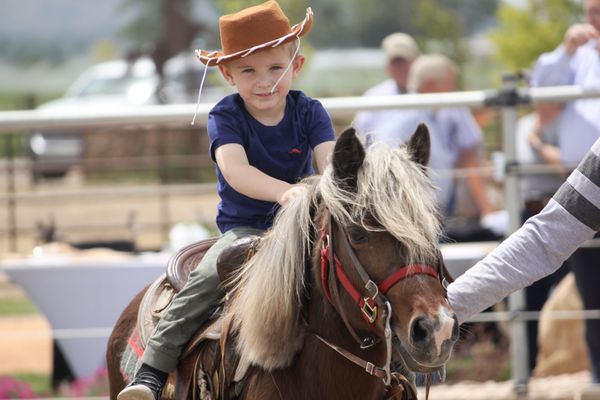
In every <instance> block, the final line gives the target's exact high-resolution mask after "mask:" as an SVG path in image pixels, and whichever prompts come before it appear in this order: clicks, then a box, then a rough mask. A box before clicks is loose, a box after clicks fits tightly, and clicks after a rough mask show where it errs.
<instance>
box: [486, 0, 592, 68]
mask: <svg viewBox="0 0 600 400" xmlns="http://www.w3.org/2000/svg"><path fill="white" fill-rule="evenodd" d="M580 3H581V2H580V1H578V0H528V2H527V5H526V6H525V7H523V8H518V7H514V6H510V5H508V4H504V5H502V6H501V7H500V8H499V10H498V14H497V15H498V21H499V24H500V25H499V27H498V28H497V29H495V30H494V31H492V32H490V39H491V40H492V42H493V43H494V45H495V47H496V48H495V54H494V56H495V58H496V59H497V60H498V61H499V62H500V63H501V64H502V65H503V66H505V67H506V68H509V69H511V70H513V71H518V70H521V69H524V68H530V67H531V66H532V64H533V62H534V61H535V60H536V59H537V57H538V56H539V55H540V54H542V53H544V52H547V51H550V50H552V49H554V48H555V47H556V46H557V45H558V44H559V43H560V42H561V41H562V39H563V36H564V33H565V31H566V29H567V28H568V27H569V26H570V25H571V24H572V23H573V22H575V21H577V20H580V18H581V15H582V7H581V4H580Z"/></svg>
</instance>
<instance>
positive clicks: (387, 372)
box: [383, 301, 392, 387]
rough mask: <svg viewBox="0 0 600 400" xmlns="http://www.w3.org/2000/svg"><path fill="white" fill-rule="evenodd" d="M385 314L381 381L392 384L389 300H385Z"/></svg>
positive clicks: (390, 308) (390, 307) (390, 310)
mask: <svg viewBox="0 0 600 400" xmlns="http://www.w3.org/2000/svg"><path fill="white" fill-rule="evenodd" d="M385 309H386V316H385V330H384V333H385V351H386V354H385V365H384V367H383V370H384V371H385V378H384V380H383V383H385V386H388V387H389V386H390V385H391V384H392V372H391V371H390V364H391V363H392V328H390V319H391V318H392V305H391V304H390V302H389V301H386V302H385Z"/></svg>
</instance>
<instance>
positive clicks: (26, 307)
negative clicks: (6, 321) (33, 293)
mask: <svg viewBox="0 0 600 400" xmlns="http://www.w3.org/2000/svg"><path fill="white" fill-rule="evenodd" d="M32 314H38V310H37V308H36V307H35V306H34V305H33V303H32V302H31V301H29V299H27V298H24V297H7V298H0V316H9V315H11V316H12V315H32Z"/></svg>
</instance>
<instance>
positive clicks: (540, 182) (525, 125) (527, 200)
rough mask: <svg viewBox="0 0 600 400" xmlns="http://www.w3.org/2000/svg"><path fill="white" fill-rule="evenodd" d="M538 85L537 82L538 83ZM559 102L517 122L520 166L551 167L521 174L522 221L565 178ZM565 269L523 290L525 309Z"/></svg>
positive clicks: (532, 325)
mask: <svg viewBox="0 0 600 400" xmlns="http://www.w3.org/2000/svg"><path fill="white" fill-rule="evenodd" d="M538 84H539V82H538ZM562 109H563V106H562V104H559V103H538V104H536V105H534V106H533V111H532V112H531V113H529V114H527V115H525V116H523V117H521V118H519V120H518V122H517V130H516V145H517V161H518V162H519V164H521V165H524V166H526V167H527V166H540V165H542V166H548V167H551V169H550V170H547V171H546V172H545V173H531V174H528V173H527V172H524V173H522V174H521V175H520V176H519V186H520V189H521V197H522V200H523V212H522V221H523V222H525V221H526V220H527V219H529V218H530V217H532V216H534V215H536V214H538V213H539V212H540V211H541V210H542V209H543V208H544V206H546V204H547V203H548V201H550V199H551V198H552V195H553V194H554V193H555V192H556V190H557V189H558V188H559V187H560V185H561V184H562V183H563V182H564V180H565V171H566V169H565V168H564V167H563V165H562V162H561V158H560V149H559V141H560V131H559V125H560V122H561V118H562ZM568 272H569V261H568V260H567V261H565V263H564V264H563V266H562V267H561V268H559V269H558V270H557V271H556V272H554V273H552V274H550V275H548V276H546V277H544V278H542V279H540V280H538V281H536V282H534V283H533V284H531V285H530V286H528V287H527V288H526V289H525V302H526V307H527V310H528V311H540V310H541V309H542V307H543V306H544V304H545V303H546V300H547V299H548V297H549V296H550V293H551V291H552V290H553V289H554V287H555V286H556V285H557V284H558V283H559V282H560V281H561V279H562V278H564V276H565V275H566V274H567V273H568ZM527 342H528V348H529V370H530V371H533V369H534V368H535V364H536V360H537V349H538V321H527Z"/></svg>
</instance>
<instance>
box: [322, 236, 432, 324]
mask: <svg viewBox="0 0 600 400" xmlns="http://www.w3.org/2000/svg"><path fill="white" fill-rule="evenodd" d="M321 239H322V241H323V247H322V248H321V284H322V286H323V291H324V292H325V296H326V297H327V300H329V302H330V303H331V305H333V306H334V307H335V304H334V302H333V299H332V297H331V293H330V290H329V285H328V284H327V282H328V279H327V277H328V276H329V273H331V271H330V265H332V263H331V259H330V254H331V255H333V258H334V271H333V273H334V274H335V277H336V278H337V280H338V281H339V282H340V283H341V284H342V286H343V287H344V289H345V290H346V292H347V293H348V294H349V295H350V297H351V298H352V299H353V300H354V302H355V303H356V304H357V305H358V306H359V308H360V310H361V314H362V316H363V318H364V320H365V321H366V322H367V324H368V325H369V327H370V328H371V329H373V328H374V322H375V320H376V319H377V312H378V307H377V303H378V302H377V300H378V299H377V297H378V296H381V295H385V294H386V293H387V292H388V291H389V290H390V289H391V288H392V287H393V286H394V285H396V284H397V283H398V282H400V281H402V280H403V279H406V278H408V277H410V276H413V275H429V276H432V277H434V278H438V279H439V275H438V272H437V271H436V270H435V268H433V267H432V266H430V265H426V264H409V265H405V266H402V267H400V268H399V269H398V270H397V271H395V272H394V273H392V274H391V275H390V276H388V277H387V278H386V279H384V280H383V282H381V283H379V284H375V283H374V282H373V281H372V280H370V279H369V278H368V275H367V274H366V271H364V267H363V266H362V265H360V263H359V262H358V259H356V263H355V264H357V265H354V268H355V269H356V270H357V271H358V269H362V271H360V272H359V274H360V275H364V276H366V277H367V281H366V282H364V283H365V289H366V291H367V292H370V293H369V294H367V295H363V294H362V293H361V292H360V291H359V290H358V289H356V287H355V286H354V285H353V284H352V282H351V281H350V279H349V278H348V275H347V274H346V271H345V270H344V266H343V265H342V263H341V262H340V260H339V259H338V258H337V256H336V255H335V254H334V252H333V249H332V248H331V243H330V242H329V240H328V235H327V232H326V226H325V225H324V226H323V229H322V234H321ZM373 286H375V287H374V288H373Z"/></svg>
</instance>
